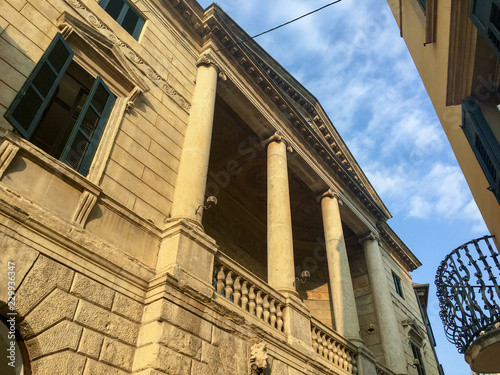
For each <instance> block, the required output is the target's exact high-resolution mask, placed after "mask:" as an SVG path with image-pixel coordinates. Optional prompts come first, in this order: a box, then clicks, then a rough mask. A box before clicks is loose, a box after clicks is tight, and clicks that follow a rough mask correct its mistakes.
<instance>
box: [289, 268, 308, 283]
mask: <svg viewBox="0 0 500 375" xmlns="http://www.w3.org/2000/svg"><path fill="white" fill-rule="evenodd" d="M310 277H311V272H309V271H308V270H304V271H302V272H301V273H300V277H296V278H295V281H294V282H293V284H294V285H295V286H297V284H296V282H297V281H300V282H301V283H302V284H304V283H305V282H306V281H307V280H308V279H309V278H310Z"/></svg>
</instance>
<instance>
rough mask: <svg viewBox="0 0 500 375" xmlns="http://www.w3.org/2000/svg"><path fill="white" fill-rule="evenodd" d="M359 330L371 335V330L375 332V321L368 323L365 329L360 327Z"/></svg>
mask: <svg viewBox="0 0 500 375" xmlns="http://www.w3.org/2000/svg"><path fill="white" fill-rule="evenodd" d="M361 331H363V332H366V333H368V334H369V335H371V334H372V333H373V332H375V323H370V324H369V325H368V328H367V329H364V328H362V329H361Z"/></svg>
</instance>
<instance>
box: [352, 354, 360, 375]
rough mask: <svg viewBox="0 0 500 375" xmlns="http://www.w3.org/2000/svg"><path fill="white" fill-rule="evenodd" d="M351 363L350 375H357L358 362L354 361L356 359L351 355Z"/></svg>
mask: <svg viewBox="0 0 500 375" xmlns="http://www.w3.org/2000/svg"><path fill="white" fill-rule="evenodd" d="M351 363H352V370H351V372H352V375H357V374H358V361H356V357H355V355H354V353H353V355H352V360H351Z"/></svg>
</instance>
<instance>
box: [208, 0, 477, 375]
mask: <svg viewBox="0 0 500 375" xmlns="http://www.w3.org/2000/svg"><path fill="white" fill-rule="evenodd" d="M199 2H200V4H201V5H202V6H203V7H207V6H208V5H210V3H211V2H212V1H199ZM329 2H330V1H329V0H308V1H304V0H302V1H301V0H272V1H269V0H219V1H218V4H219V5H220V6H221V7H222V8H223V9H224V10H225V11H226V12H227V13H228V14H229V15H230V16H231V17H232V18H233V19H234V20H235V21H236V22H237V23H238V24H239V25H240V26H241V27H242V28H243V29H244V30H245V31H246V32H247V33H248V34H250V35H256V34H258V33H260V32H262V31H265V30H267V29H269V28H271V27H274V26H277V25H279V24H281V23H283V22H287V21H289V20H291V19H294V18H296V17H298V16H300V15H302V14H304V13H307V12H310V11H312V10H314V9H316V8H319V7H320V6H323V5H326V4H327V3H329ZM256 40H257V42H258V43H259V44H260V45H261V46H262V47H263V48H265V49H266V50H267V51H268V52H269V53H270V54H271V56H273V57H274V58H275V59H276V60H277V61H278V62H279V63H280V64H281V65H282V66H283V67H284V68H286V69H287V70H288V71H289V72H290V73H291V74H292V75H294V76H295V77H296V78H297V79H298V80H299V81H300V82H301V83H302V84H303V85H304V86H305V87H306V88H307V89H308V90H309V91H310V92H311V93H312V94H313V95H314V96H316V98H318V100H319V101H320V103H321V105H322V106H323V108H324V109H325V111H326V113H327V114H328V116H329V117H330V120H331V121H332V122H333V124H334V125H335V127H336V128H337V130H338V131H339V133H340V135H341V136H342V138H343V139H344V141H345V142H346V144H347V146H348V147H349V149H350V150H351V152H352V154H353V155H354V157H355V158H356V160H357V161H358V163H359V164H360V166H361V168H362V169H363V171H364V172H365V174H366V175H367V177H368V178H369V180H370V182H371V183H372V185H373V186H374V187H375V189H376V190H377V192H378V193H379V195H380V196H381V198H382V200H383V201H384V202H385V204H386V205H387V207H388V208H389V210H390V212H391V213H392V215H393V218H392V219H390V220H389V222H388V223H389V224H390V225H391V227H392V228H393V229H394V230H395V231H396V233H398V235H399V236H400V237H401V238H402V239H403V241H404V242H405V243H406V244H407V245H408V246H409V247H410V249H411V250H412V251H413V252H414V253H415V254H416V256H417V257H418V258H419V259H420V260H421V261H422V263H423V266H422V267H420V268H419V269H418V270H417V271H415V272H413V273H412V278H413V280H414V282H417V283H429V284H430V286H431V295H430V301H429V311H428V313H429V316H430V319H431V323H432V325H433V328H434V333H435V336H436V340H437V342H438V346H437V351H438V356H439V359H440V362H441V363H442V364H443V367H444V370H445V373H446V374H447V375H469V374H470V370H469V367H468V365H467V364H466V362H465V361H464V359H463V356H462V355H460V354H458V352H457V350H456V349H455V347H454V346H453V345H452V344H450V343H449V342H448V341H447V340H446V338H445V336H444V331H443V326H442V324H441V321H440V319H439V315H438V314H439V306H438V302H437V298H436V297H435V287H434V275H435V272H436V270H437V268H438V266H439V263H440V262H441V260H442V259H444V257H445V256H446V255H447V254H448V253H449V252H450V251H451V250H453V249H454V248H456V247H458V246H459V245H461V244H462V243H465V242H467V241H469V240H471V239H474V238H477V237H480V236H482V235H484V234H487V229H486V226H485V225H484V223H483V221H482V219H481V216H480V214H479V211H478V210H477V207H476V205H475V203H474V201H473V199H472V196H471V194H470V192H469V190H468V187H467V184H466V182H465V179H464V177H463V175H462V173H461V171H460V168H459V167H458V164H457V163H456V160H455V158H454V155H453V152H452V151H451V148H450V146H449V144H448V141H447V139H446V136H445V134H444V132H443V130H442V128H441V126H440V124H439V121H438V119H437V116H436V114H435V112H434V109H433V107H432V104H431V102H430V100H429V98H428V96H427V93H426V91H425V89H424V88H423V85H422V82H421V80H420V77H419V75H418V72H417V70H416V68H415V66H414V64H413V61H412V59H411V57H410V55H409V53H408V51H407V49H406V46H405V44H404V41H403V39H402V38H401V37H400V36H399V29H398V27H397V25H396V22H395V20H394V17H393V16H392V13H391V11H390V9H389V6H388V5H387V1H386V0H363V1H359V0H358V1H357V0H343V1H342V2H340V3H338V4H335V5H333V6H331V7H328V8H326V9H324V10H322V11H321V12H319V13H316V14H314V15H312V16H309V17H307V18H304V19H302V20H300V21H298V22H296V23H293V24H290V25H288V26H285V27H283V28H281V29H278V30H276V31H273V32H272V33H269V34H266V35H264V36H261V37H259V38H257V39H256ZM457 125H458V124H457Z"/></svg>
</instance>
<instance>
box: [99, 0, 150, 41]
mask: <svg viewBox="0 0 500 375" xmlns="http://www.w3.org/2000/svg"><path fill="white" fill-rule="evenodd" d="M110 1H111V0H100V1H99V6H100V7H101V8H102V9H104V11H105V12H106V13H107V14H109V13H108V11H107V10H106V7H107V6H108V5H109V2H110ZM120 1H121V2H122V3H123V5H122V9H121V10H120V13H119V14H118V17H117V18H114V17H113V16H112V15H111V14H109V16H110V17H111V18H113V19H114V20H115V21H116V22H117V23H118V24H119V25H120V26H122V23H123V20H124V19H125V16H126V15H127V13H128V11H129V10H132V11H133V12H134V13H135V14H137V16H138V17H139V19H138V20H137V22H136V24H135V26H134V30H133V32H131V33H129V32H128V31H127V30H126V29H125V28H123V29H124V30H125V31H127V33H129V34H130V35H132V37H133V38H134V39H135V40H139V36H140V35H141V32H142V29H143V28H144V24H145V23H146V18H145V17H144V16H143V15H142V14H141V13H140V12H139V11H137V9H135V7H133V6H132V5H131V4H129V3H128V1H126V0H120ZM122 27H123V26H122Z"/></svg>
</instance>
